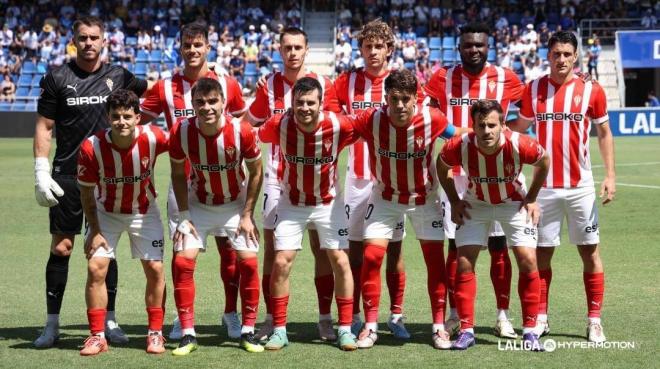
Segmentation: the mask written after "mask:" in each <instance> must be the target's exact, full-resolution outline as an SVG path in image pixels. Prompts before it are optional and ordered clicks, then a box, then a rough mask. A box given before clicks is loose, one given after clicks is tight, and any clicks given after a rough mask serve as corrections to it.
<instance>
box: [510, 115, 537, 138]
mask: <svg viewBox="0 0 660 369" xmlns="http://www.w3.org/2000/svg"><path fill="white" fill-rule="evenodd" d="M532 123H533V121H532V120H530V119H526V118H523V116H522V115H520V113H518V119H516V120H515V121H513V122H511V123H509V124H507V127H509V129H510V130H512V131H514V132H520V133H527V130H528V129H529V127H530V126H531V125H532Z"/></svg>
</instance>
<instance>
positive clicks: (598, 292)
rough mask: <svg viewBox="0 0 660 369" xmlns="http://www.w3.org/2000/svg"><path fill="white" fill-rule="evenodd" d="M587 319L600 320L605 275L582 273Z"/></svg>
mask: <svg viewBox="0 0 660 369" xmlns="http://www.w3.org/2000/svg"><path fill="white" fill-rule="evenodd" d="M583 279H584V290H585V292H586V293H587V310H588V312H589V314H588V316H589V318H600V310H601V308H602V306H603V295H604V294H605V273H583Z"/></svg>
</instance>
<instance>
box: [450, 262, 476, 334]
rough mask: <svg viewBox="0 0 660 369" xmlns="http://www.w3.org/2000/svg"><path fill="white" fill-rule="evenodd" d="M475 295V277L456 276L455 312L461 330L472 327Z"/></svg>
mask: <svg viewBox="0 0 660 369" xmlns="http://www.w3.org/2000/svg"><path fill="white" fill-rule="evenodd" d="M476 293H477V277H476V276H475V274H474V273H461V274H458V275H456V293H455V294H454V298H455V299H456V310H457V311H458V316H459V317H460V319H461V330H466V329H468V328H472V327H474V300H475V297H476Z"/></svg>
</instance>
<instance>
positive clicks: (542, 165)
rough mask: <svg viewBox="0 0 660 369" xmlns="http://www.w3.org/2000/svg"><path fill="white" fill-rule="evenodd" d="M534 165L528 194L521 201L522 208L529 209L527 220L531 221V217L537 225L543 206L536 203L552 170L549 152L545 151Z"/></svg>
mask: <svg viewBox="0 0 660 369" xmlns="http://www.w3.org/2000/svg"><path fill="white" fill-rule="evenodd" d="M533 165H534V174H533V177H532V184H531V185H530V186H529V191H527V195H526V196H525V198H524V199H523V201H522V202H521V203H520V209H522V208H525V210H527V221H530V219H531V221H532V223H533V224H534V225H537V224H539V219H541V208H540V207H539V205H538V204H537V203H536V197H537V196H538V194H539V191H540V190H541V186H543V182H545V178H546V177H547V176H548V172H549V171H550V157H549V156H548V153H547V152H546V153H544V154H543V156H542V157H541V159H539V160H538V161H537V162H536V163H534V164H533Z"/></svg>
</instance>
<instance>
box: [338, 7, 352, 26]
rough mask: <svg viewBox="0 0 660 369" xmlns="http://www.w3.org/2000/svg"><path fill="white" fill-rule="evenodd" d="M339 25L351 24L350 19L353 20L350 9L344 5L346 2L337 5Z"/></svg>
mask: <svg viewBox="0 0 660 369" xmlns="http://www.w3.org/2000/svg"><path fill="white" fill-rule="evenodd" d="M338 12H339V25H340V26H342V27H343V26H349V25H350V24H351V20H353V13H351V10H350V9H348V8H347V7H346V4H344V3H343V2H342V3H341V4H340V5H339V9H338Z"/></svg>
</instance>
